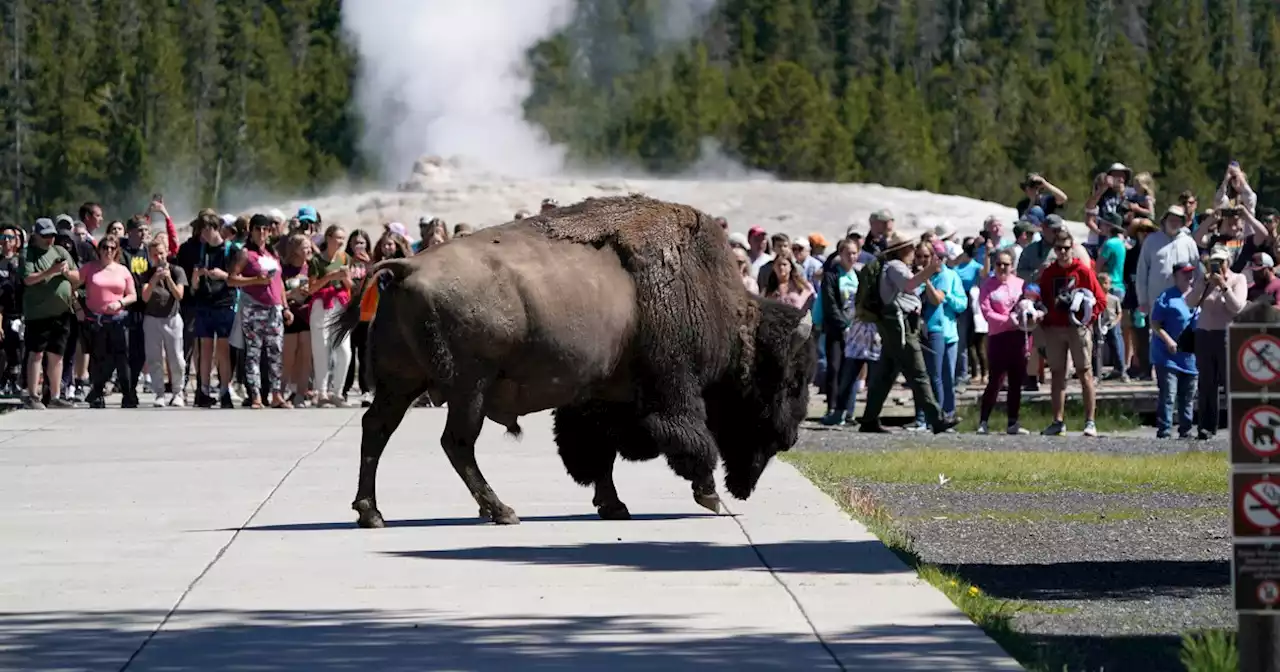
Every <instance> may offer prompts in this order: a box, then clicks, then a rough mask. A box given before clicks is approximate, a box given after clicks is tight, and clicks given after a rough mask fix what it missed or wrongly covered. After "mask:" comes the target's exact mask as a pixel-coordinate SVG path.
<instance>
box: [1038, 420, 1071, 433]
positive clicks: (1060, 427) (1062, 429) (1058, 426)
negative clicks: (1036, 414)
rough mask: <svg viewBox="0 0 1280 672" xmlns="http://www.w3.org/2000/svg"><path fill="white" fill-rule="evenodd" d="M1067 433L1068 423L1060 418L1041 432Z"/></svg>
mask: <svg viewBox="0 0 1280 672" xmlns="http://www.w3.org/2000/svg"><path fill="white" fill-rule="evenodd" d="M1066 433H1067V423H1065V422H1062V421H1061V420H1059V421H1057V422H1055V423H1053V424H1052V425H1049V426H1048V427H1045V428H1044V431H1043V432H1040V435H1041V436H1063V435H1065V434H1066Z"/></svg>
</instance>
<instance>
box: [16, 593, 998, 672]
mask: <svg viewBox="0 0 1280 672" xmlns="http://www.w3.org/2000/svg"><path fill="white" fill-rule="evenodd" d="M620 608H621V609H625V605H620ZM163 617H164V613H163V612H160V611H128V612H100V613H97V612H95V613H84V612H50V613H34V614H15V613H0V662H3V666H4V667H5V668H6V669H21V670H26V671H28V672H51V671H52V670H63V669H94V670H123V669H128V670H134V671H138V672H140V671H141V670H163V671H165V672H176V671H179V670H201V671H204V670H246V671H247V670H253V671H254V672H273V671H276V670H306V671H308V672H329V671H339V670H342V671H347V670H350V671H355V670H378V671H379V672H398V671H400V670H406V671H408V670H413V671H414V672H418V671H421V670H502V671H504V672H506V671H510V670H521V671H524V670H537V671H551V670H566V671H567V670H609V671H610V672H628V671H631V670H691V669H696V670H710V669H715V670H734V671H735V672H737V671H743V670H806V671H807V670H834V669H838V668H837V666H836V665H835V664H834V662H833V660H832V657H831V654H830V653H829V652H828V651H827V650H826V649H825V648H824V647H823V646H822V645H821V644H820V643H819V642H818V640H817V639H816V638H815V637H813V636H812V635H811V634H795V635H788V634H778V633H759V632H750V631H746V630H745V629H744V630H743V631H741V632H735V633H728V632H723V631H705V630H702V631H700V630H698V629H697V627H696V625H697V624H696V623H694V622H690V621H688V620H686V619H676V618H671V617H667V616H647V615H627V616H610V615H593V616H585V615H570V616H561V617H555V616H528V615H510V616H504V617H502V618H501V619H476V618H458V617H450V616H449V615H448V614H443V613H437V612H412V613H410V612H399V613H396V612H389V613H387V612H382V613H380V612H371V611H307V612H299V611H182V612H180V613H179V614H178V615H177V616H175V618H174V619H173V620H172V621H170V623H169V624H168V625H167V626H166V629H165V630H164V631H162V632H160V633H158V634H157V635H156V636H155V637H154V639H152V640H151V641H150V642H149V643H148V644H147V645H146V647H145V648H144V649H143V650H142V652H141V653H140V654H139V655H138V656H137V658H136V659H135V660H134V661H133V663H132V664H131V665H129V666H128V667H127V668H125V667H123V666H124V665H125V663H126V661H127V660H128V659H129V657H130V656H131V655H133V653H134V652H135V651H136V650H137V649H138V647H139V646H141V645H142V643H143V641H144V640H145V639H146V637H147V634H148V633H149V632H151V630H152V629H153V628H154V627H155V626H156V624H157V623H159V622H160V620H161V619H162V618H163ZM974 632H975V631H974V630H973V629H972V628H968V627H966V628H960V627H955V626H882V627H874V628H867V629H863V630H856V631H852V632H848V633H843V634H840V635H838V636H836V637H834V638H833V639H835V640H837V641H836V642H835V643H833V644H832V649H833V650H835V651H836V652H837V654H838V655H839V656H840V658H841V660H842V663H843V666H844V668H845V669H849V670H883V671H885V672H888V671H889V670H893V671H895V672H916V671H920V672H923V671H925V670H930V671H933V670H939V669H947V670H986V669H992V668H993V667H997V666H998V665H999V662H998V661H997V660H996V659H993V657H994V656H998V655H1000V651H999V649H998V648H996V647H992V646H990V645H989V644H986V643H985V642H983V641H982V638H981V637H980V636H979V637H975V636H974Z"/></svg>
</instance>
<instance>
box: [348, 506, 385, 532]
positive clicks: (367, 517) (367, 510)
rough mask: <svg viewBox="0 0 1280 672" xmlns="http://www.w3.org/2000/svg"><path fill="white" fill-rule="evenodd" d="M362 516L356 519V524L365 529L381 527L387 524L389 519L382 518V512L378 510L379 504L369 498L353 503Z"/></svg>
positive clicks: (353, 507)
mask: <svg viewBox="0 0 1280 672" xmlns="http://www.w3.org/2000/svg"><path fill="white" fill-rule="evenodd" d="M351 508H352V509H355V511H356V512H357V513H359V514H360V517H359V518H358V519H357V520H356V524H357V525H359V526H360V527H363V528H365V529H371V528H381V527H386V526H387V521H385V520H383V519H382V512H380V511H378V507H377V505H375V504H374V503H373V502H372V501H370V500H368V499H361V500H358V501H356V502H355V503H353V504H352V505H351Z"/></svg>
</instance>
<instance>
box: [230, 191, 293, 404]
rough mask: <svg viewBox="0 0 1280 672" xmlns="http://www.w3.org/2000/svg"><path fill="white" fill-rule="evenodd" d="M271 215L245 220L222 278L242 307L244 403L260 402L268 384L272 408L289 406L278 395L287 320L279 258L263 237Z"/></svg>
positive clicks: (287, 308) (289, 321) (266, 234)
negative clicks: (242, 239) (245, 236)
mask: <svg viewBox="0 0 1280 672" xmlns="http://www.w3.org/2000/svg"><path fill="white" fill-rule="evenodd" d="M270 231H271V218H270V217H268V216H266V215H262V214H258V215H254V216H253V218H252V219H250V220H249V242H248V243H247V244H246V245H245V246H244V249H243V250H242V251H241V253H240V255H239V256H238V257H237V258H236V260H235V261H234V262H232V265H231V273H230V275H229V276H228V277H227V284H229V285H231V286H232V287H239V288H240V301H241V302H242V304H241V309H242V310H243V311H244V320H243V322H244V368H245V378H246V385H245V387H247V388H248V392H249V407H250V408H262V393H263V392H265V391H266V390H267V389H270V390H271V407H272V408H290V407H291V405H290V404H289V403H288V402H287V401H285V400H284V398H283V397H282V396H281V395H280V390H281V387H282V386H281V377H282V375H281V374H282V371H283V366H282V362H281V357H280V355H281V351H282V350H283V348H284V327H285V325H286V324H290V323H292V322H293V313H292V312H290V311H289V307H288V305H287V304H286V303H285V295H284V281H283V280H281V279H280V258H279V257H277V256H276V254H275V252H274V251H272V249H271V245H270V243H269V241H268V236H270ZM264 356H265V357H266V360H267V369H268V376H267V381H266V383H265V385H264V384H263V377H262V368H261V363H262V359H263V357H264Z"/></svg>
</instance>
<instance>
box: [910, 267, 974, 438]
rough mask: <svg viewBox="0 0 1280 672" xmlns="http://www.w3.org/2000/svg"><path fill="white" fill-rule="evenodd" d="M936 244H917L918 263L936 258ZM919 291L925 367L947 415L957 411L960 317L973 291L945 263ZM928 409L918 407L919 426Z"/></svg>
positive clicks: (934, 391) (953, 414)
mask: <svg viewBox="0 0 1280 672" xmlns="http://www.w3.org/2000/svg"><path fill="white" fill-rule="evenodd" d="M934 254H935V252H934V249H933V246H932V245H929V244H922V245H920V247H918V248H916V258H915V263H916V264H917V265H918V266H919V267H921V268H923V267H924V266H928V265H929V263H930V262H932V261H933V256H934ZM916 293H917V294H919V295H920V301H921V303H923V304H924V312H923V315H922V316H923V318H924V329H922V330H921V331H922V335H923V337H924V339H925V353H924V355H925V357H924V362H925V369H926V371H927V372H928V374H929V381H930V383H931V385H932V387H933V394H934V396H935V397H937V399H938V401H939V402H940V405H941V406H942V414H943V416H944V417H946V418H954V417H955V414H956V385H955V372H956V350H957V345H958V344H959V342H960V332H959V329H958V328H957V322H956V320H957V317H958V316H959V315H960V313H962V312H964V310H965V309H966V308H968V307H969V295H968V294H966V293H965V291H964V283H963V282H962V281H961V280H960V276H959V275H957V274H956V272H955V271H954V270H952V269H950V268H948V267H947V266H946V265H945V264H943V265H942V267H941V268H940V269H938V272H937V273H934V274H933V276H932V277H930V278H929V279H928V280H926V281H925V283H924V284H923V285H921V286H920V287H919V288H918V289H916ZM924 425H925V423H924V413H923V412H922V411H921V410H920V409H917V410H916V426H917V427H924Z"/></svg>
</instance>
